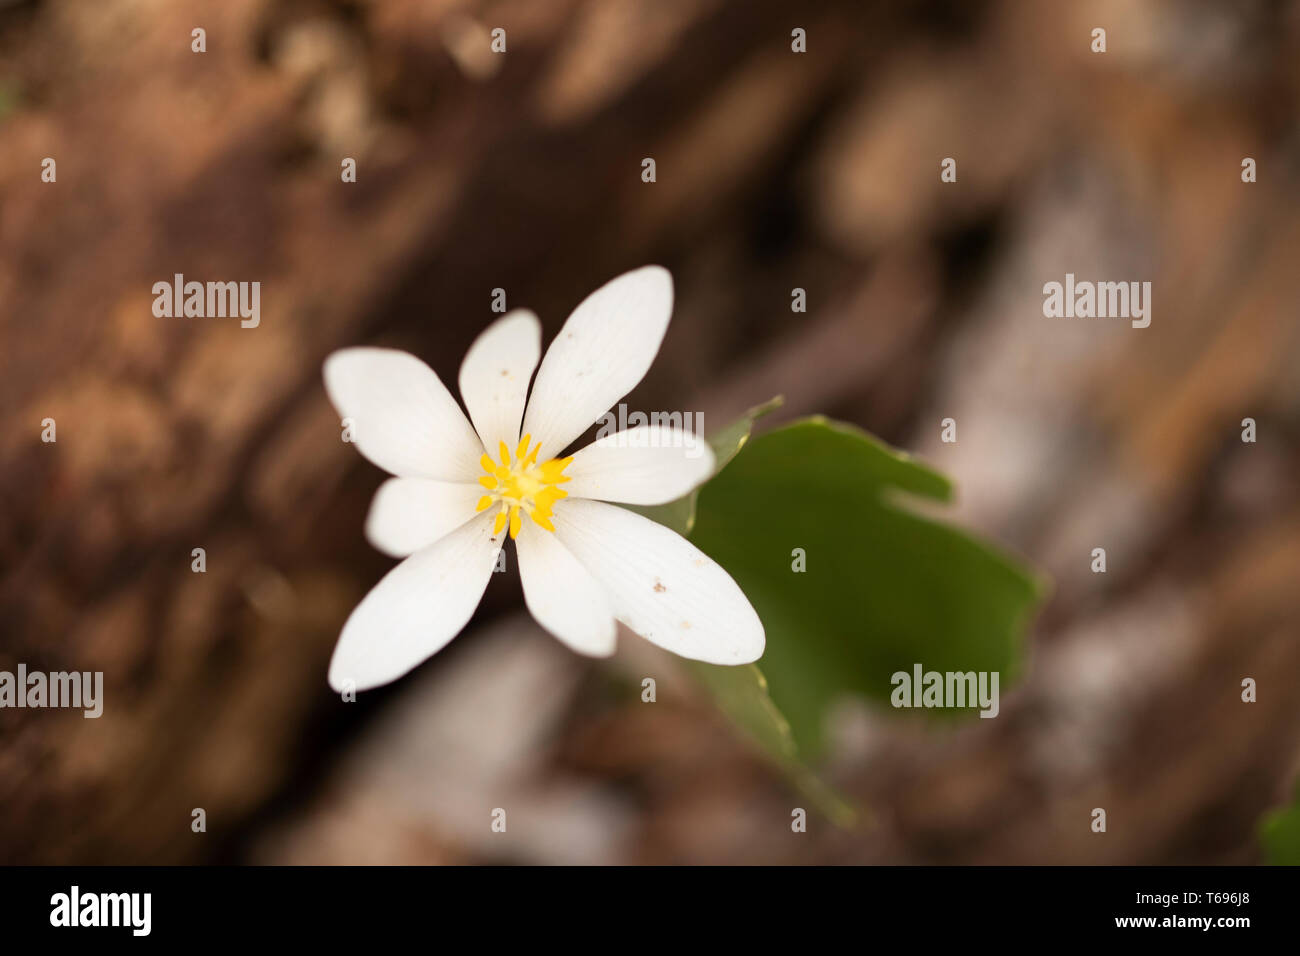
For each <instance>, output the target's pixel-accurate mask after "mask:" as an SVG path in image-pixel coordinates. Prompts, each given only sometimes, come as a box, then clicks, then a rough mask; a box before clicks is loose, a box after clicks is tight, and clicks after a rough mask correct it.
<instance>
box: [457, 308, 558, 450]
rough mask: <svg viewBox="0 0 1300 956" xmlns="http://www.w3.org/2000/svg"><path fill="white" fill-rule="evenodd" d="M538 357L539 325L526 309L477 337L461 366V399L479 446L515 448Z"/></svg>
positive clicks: (496, 323)
mask: <svg viewBox="0 0 1300 956" xmlns="http://www.w3.org/2000/svg"><path fill="white" fill-rule="evenodd" d="M541 354H542V324H541V323H540V322H538V321H537V316H536V315H534V314H533V313H532V312H529V311H528V310H527V309H515V310H514V311H513V312H507V313H506V314H505V315H503V316H502V317H501V318H499V319H497V320H496V321H495V322H493V323H492V324H491V325H489V326H488V327H487V328H486V329H484V330H483V332H481V333H480V334H479V337H478V338H477V339H475V340H474V344H473V345H471V346H470V347H469V351H468V352H466V353H465V360H464V361H463V362H461V364H460V397H461V398H463V399H464V400H465V407H466V408H468V409H469V417H470V420H471V421H472V422H473V423H474V428H475V430H477V431H478V437H479V438H481V439H482V440H483V447H484V448H485V449H487V450H488V451H489V452H492V451H494V450H495V449H496V447H497V442H500V441H504V442H505V443H506V444H507V445H508V446H509V447H510V448H512V449H513V448H514V447H515V446H516V445H517V444H519V422H520V420H521V419H522V418H523V417H524V403H525V401H526V400H527V398H528V382H529V381H530V380H531V379H532V377H533V369H535V368H537V360H538V358H540V357H541Z"/></svg>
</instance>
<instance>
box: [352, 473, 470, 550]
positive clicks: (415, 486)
mask: <svg viewBox="0 0 1300 956" xmlns="http://www.w3.org/2000/svg"><path fill="white" fill-rule="evenodd" d="M482 496H483V489H482V487H480V486H479V485H477V484H474V485H471V484H468V483H467V482H452V481H431V480H430V479H428V478H389V479H388V480H387V481H385V482H384V483H383V484H382V485H380V486H379V490H378V491H377V492H375V500H374V501H372V502H371V504H370V514H369V515H368V516H367V517H366V538H367V539H368V540H369V541H370V543H371V544H372V545H373V546H374V547H375V548H377V549H378V550H380V551H382V552H384V554H386V555H388V556H389V557H391V558H404V557H406V556H407V555H408V554H414V553H415V552H417V551H419V550H421V549H422V548H427V547H428V546H429V545H431V544H433V543H434V542H435V541H437V540H438V539H439V538H441V537H442V536H443V535H445V534H447V533H448V532H450V531H454V530H455V529H457V528H459V527H460V526H461V525H463V524H464V523H465V522H466V521H468V520H469V519H470V518H472V517H474V508H475V505H476V504H477V503H478V500H479V498H481V497H482Z"/></svg>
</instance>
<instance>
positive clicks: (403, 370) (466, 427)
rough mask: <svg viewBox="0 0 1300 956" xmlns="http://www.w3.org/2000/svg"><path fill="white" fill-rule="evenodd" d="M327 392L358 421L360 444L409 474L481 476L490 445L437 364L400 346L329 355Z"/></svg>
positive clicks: (383, 463)
mask: <svg viewBox="0 0 1300 956" xmlns="http://www.w3.org/2000/svg"><path fill="white" fill-rule="evenodd" d="M325 391H326V392H327V393H329V397H330V401H331V402H333V404H334V408H335V409H336V410H337V411H338V413H339V415H340V416H342V417H343V418H350V419H352V431H353V434H354V435H355V436H356V445H357V449H358V450H359V451H360V452H361V454H363V455H365V456H366V457H367V458H369V459H370V460H371V461H372V462H374V463H375V464H376V465H378V466H379V467H380V468H382V469H384V470H385V471H387V472H389V473H391V474H394V475H398V476H400V477H402V478H436V479H439V480H442V481H473V480H474V479H475V478H476V477H477V475H478V474H479V472H480V471H481V469H480V468H479V465H478V459H479V456H480V455H482V454H483V448H482V444H481V443H480V442H479V440H478V437H477V436H476V435H475V434H474V429H473V428H471V427H470V424H469V422H468V421H466V420H465V415H464V413H463V412H461V410H460V406H459V405H457V404H456V399H454V398H452V396H451V393H450V392H449V391H447V387H446V386H445V385H443V384H442V382H441V381H440V380H439V379H438V376H437V375H436V374H434V371H433V369H431V368H429V366H427V365H425V364H424V363H423V362H421V361H420V360H419V359H418V358H416V357H415V356H414V355H409V354H407V353H406V352H399V351H398V350H396V349H379V348H353V349H342V350H341V351H338V352H335V353H333V354H332V355H330V356H329V358H327V359H326V360H325Z"/></svg>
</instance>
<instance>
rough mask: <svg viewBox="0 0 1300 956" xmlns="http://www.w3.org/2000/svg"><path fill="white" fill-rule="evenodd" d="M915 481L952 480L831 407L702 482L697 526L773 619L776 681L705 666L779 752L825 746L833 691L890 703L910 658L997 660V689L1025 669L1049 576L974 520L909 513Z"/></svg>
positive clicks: (972, 666) (807, 752)
mask: <svg viewBox="0 0 1300 956" xmlns="http://www.w3.org/2000/svg"><path fill="white" fill-rule="evenodd" d="M751 424H752V420H751ZM741 431H743V432H744V434H745V435H746V436H747V435H748V431H749V428H748V426H746V427H744V428H743V429H741ZM727 432H728V434H729V437H728V441H731V440H732V438H731V437H730V433H731V429H728V430H727ZM744 444H745V442H744V439H743V438H742V439H741V440H740V441H739V442H738V443H737V450H738V449H739V446H740V445H744ZM721 457H722V456H721V455H719V458H720V459H721ZM908 496H913V497H919V498H923V499H931V500H935V501H947V500H949V498H950V496H951V485H950V483H949V482H948V480H947V479H946V478H944V477H943V476H942V475H940V474H939V473H938V472H935V471H933V470H931V469H929V468H927V467H925V466H923V465H920V464H918V463H916V462H915V461H912V460H910V459H909V458H908V457H907V456H906V455H904V454H901V453H898V452H895V451H893V450H891V449H889V448H888V447H886V446H885V445H883V444H881V443H880V442H878V441H876V440H875V439H874V438H872V437H871V436H869V435H867V434H866V433H864V432H862V431H860V430H858V429H855V428H852V427H850V426H846V425H839V424H834V423H831V422H828V421H826V420H825V419H821V418H815V419H809V420H805V421H802V422H798V423H795V424H793V425H790V426H787V427H785V428H782V429H779V430H777V431H775V432H771V433H769V434H767V435H763V436H761V437H759V438H756V439H754V440H753V441H750V442H749V443H748V445H747V447H745V451H744V454H740V455H736V456H735V457H734V460H733V461H731V463H730V464H729V465H728V466H727V467H726V468H725V469H723V470H722V471H721V472H719V473H718V474H717V476H716V477H714V478H713V480H712V481H710V482H709V483H708V484H707V485H705V486H704V487H703V488H702V489H700V492H699V495H698V500H697V502H696V507H695V521H694V523H693V529H692V531H691V539H692V540H693V541H694V543H695V544H696V545H697V546H698V547H699V548H701V550H703V551H704V552H705V553H707V554H708V555H709V556H710V557H712V558H713V559H714V560H715V561H717V562H718V563H719V564H721V565H722V566H723V567H724V568H726V569H727V571H728V572H729V573H730V574H731V575H732V577H734V578H735V579H736V581H737V583H738V584H739V585H740V586H741V588H742V589H743V590H744V591H745V594H746V595H747V596H748V597H749V599H750V602H751V603H752V604H753V605H754V608H755V610H757V611H758V614H759V617H760V618H761V619H762V621H763V625H764V627H765V629H766V631H767V650H766V653H765V654H764V656H763V658H762V660H761V661H760V666H761V668H762V670H761V672H759V675H758V676H759V677H762V675H766V685H767V686H766V687H764V686H762V684H761V683H760V682H759V681H756V680H755V678H754V677H753V676H752V675H751V676H749V677H748V679H746V678H745V677H744V676H742V674H741V673H737V674H732V675H728V676H726V677H722V676H719V675H712V676H710V677H708V678H706V682H707V683H709V685H710V686H711V687H714V688H715V691H716V692H718V693H719V701H720V703H721V704H722V706H723V708H724V709H725V710H726V711H727V712H728V713H729V714H730V715H731V717H732V718H733V719H734V720H736V721H737V722H739V723H740V724H741V725H742V726H744V727H746V728H747V729H748V730H749V731H750V733H751V735H752V736H753V737H754V738H755V739H756V740H757V741H759V742H760V743H761V744H762V745H763V746H764V748H765V749H766V750H768V752H769V753H772V755H773V756H774V757H776V758H777V759H778V760H781V761H789V760H790V759H792V757H791V751H790V748H789V742H790V741H792V742H793V746H794V750H793V754H794V755H797V758H798V759H799V760H801V761H805V762H811V761H815V760H816V759H817V758H818V757H820V756H821V755H822V754H823V753H824V749H825V736H824V735H825V729H826V728H825V718H826V714H827V711H828V710H829V708H830V707H831V705H832V704H833V703H834V702H835V701H836V700H837V699H838V698H840V697H842V696H844V695H854V696H858V697H864V698H867V699H869V700H874V701H878V702H885V703H886V706H887V702H888V700H889V696H890V692H891V691H892V690H893V685H892V684H891V680H890V679H891V676H892V675H893V674H894V673H895V672H896V671H906V672H908V673H911V671H912V668H913V665H914V664H921V665H922V666H923V668H924V669H925V670H927V671H931V670H937V671H941V672H942V671H963V672H964V671H977V672H978V671H997V672H998V673H999V676H1000V690H1005V689H1006V687H1007V686H1008V685H1009V683H1010V682H1011V680H1012V679H1013V678H1014V677H1015V676H1016V675H1017V674H1018V672H1019V670H1020V651H1021V637H1022V631H1023V628H1024V627H1025V625H1026V623H1027V621H1028V619H1029V616H1030V614H1031V612H1032V611H1033V609H1034V607H1035V605H1036V604H1037V603H1038V601H1039V600H1040V599H1041V596H1042V594H1043V591H1044V585H1043V582H1042V581H1040V580H1038V579H1036V578H1035V577H1034V576H1033V575H1032V574H1031V573H1030V572H1029V571H1027V570H1026V569H1025V568H1024V567H1022V566H1021V565H1020V564H1018V563H1017V562H1015V561H1013V560H1012V559H1010V558H1008V557H1007V556H1005V555H1003V554H1002V553H1000V552H999V551H997V550H995V549H994V548H992V547H991V546H989V545H987V544H984V543H982V542H980V541H979V540H977V539H976V538H974V537H973V536H972V535H970V534H968V533H966V532H963V531H961V530H958V529H956V528H953V527H950V526H948V525H946V524H942V523H940V522H937V521H935V520H933V519H931V518H928V517H923V516H921V515H919V514H916V513H914V512H913V511H912V510H910V507H909V504H908ZM796 548H802V549H803V551H804V554H805V555H806V570H805V571H802V572H797V571H794V570H793V569H792V564H793V560H794V558H793V555H792V552H793V551H794V549H796ZM700 666H701V667H702V668H708V665H700ZM708 669H710V670H718V669H719V668H708ZM721 669H722V670H734V671H741V672H743V671H744V670H745V669H742V668H721ZM769 695H770V699H766V700H765V699H764V698H768V697H769ZM738 698H740V700H739V702H738ZM974 712H975V711H974V710H970V711H965V712H964V713H974ZM777 718H780V720H781V721H784V722H785V724H786V727H787V732H788V736H789V741H785V740H782V739H781V738H782V736H783V735H782V734H781V733H778V732H777V731H776V730H775V729H774V725H776V724H778V723H779V721H778V720H777Z"/></svg>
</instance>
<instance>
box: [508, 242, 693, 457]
mask: <svg viewBox="0 0 1300 956" xmlns="http://www.w3.org/2000/svg"><path fill="white" fill-rule="evenodd" d="M672 311H673V280H672V276H670V275H669V274H668V270H667V269H664V268H663V267H662V266H645V267H644V268H641V269H636V270H634V271H632V272H628V273H625V274H623V275H621V276H619V277H618V278H616V279H611V280H610V281H609V282H607V283H605V284H604V285H603V286H601V287H600V288H599V289H597V290H596V291H595V292H593V293H592V294H591V295H589V296H587V298H586V299H584V300H583V301H582V303H581V304H580V305H579V306H578V307H577V308H576V309H574V310H573V314H572V315H570V316H569V318H568V321H566V322H565V323H564V327H563V328H562V329H560V334H559V335H557V336H556V337H555V341H554V342H552V343H551V346H550V348H549V349H547V350H546V356H545V357H544V358H543V359H542V366H541V368H539V369H538V370H537V380H536V381H535V382H534V383H533V394H532V397H531V398H530V399H529V400H528V411H527V413H526V414H525V415H524V431H525V432H526V433H528V434H530V435H532V436H533V440H534V441H538V442H541V443H542V448H543V455H544V456H549V457H552V458H554V457H558V456H559V455H560V453H561V452H563V451H564V449H565V448H566V447H567V446H568V445H569V443H570V442H572V441H573V440H574V439H575V438H577V437H578V436H579V435H581V434H582V433H583V432H584V431H585V430H586V429H587V428H588V427H589V426H590V425H591V423H592V422H594V421H595V420H596V419H597V418H599V417H600V416H601V415H603V414H604V413H605V412H607V411H608V410H609V409H610V408H611V407H612V406H613V404H614V403H615V402H617V401H618V400H619V399H620V398H622V397H623V396H624V395H626V394H627V393H628V392H630V391H632V389H633V388H634V387H635V386H636V384H637V383H638V382H639V381H641V379H642V378H644V377H645V373H646V370H647V369H649V368H650V363H651V362H653V361H654V358H655V355H656V354H657V353H658V351H659V343H660V342H662V341H663V337H664V332H665V330H667V328H668V318H669V316H671V315H672Z"/></svg>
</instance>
